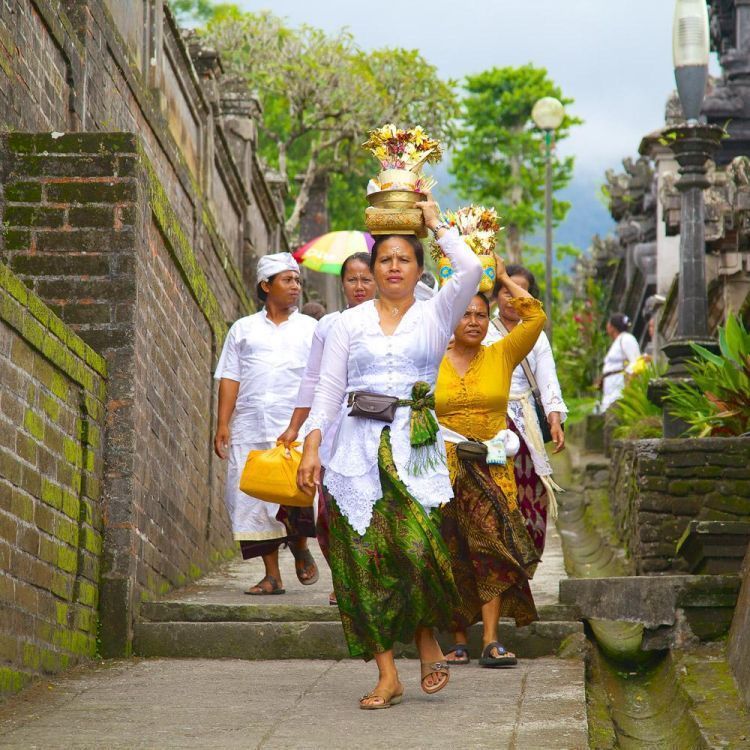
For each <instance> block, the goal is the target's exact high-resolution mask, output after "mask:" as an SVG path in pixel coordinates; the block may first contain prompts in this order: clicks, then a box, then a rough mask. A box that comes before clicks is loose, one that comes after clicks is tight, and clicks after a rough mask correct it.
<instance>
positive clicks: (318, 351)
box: [278, 252, 375, 604]
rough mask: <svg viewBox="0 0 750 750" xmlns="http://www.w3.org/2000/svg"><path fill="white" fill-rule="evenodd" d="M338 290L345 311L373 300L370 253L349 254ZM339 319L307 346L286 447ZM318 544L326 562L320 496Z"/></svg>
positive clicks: (326, 447) (326, 444) (330, 320)
mask: <svg viewBox="0 0 750 750" xmlns="http://www.w3.org/2000/svg"><path fill="white" fill-rule="evenodd" d="M341 287H342V289H343V291H344V298H345V299H346V309H347V310H349V309H351V308H352V307H356V306H357V305H360V304H362V303H363V302H367V301H368V300H371V299H373V298H374V297H375V279H374V277H373V275H372V271H370V254H369V253H364V252H361V253H354V254H353V255H350V256H349V257H348V258H347V259H346V260H345V261H344V262H343V264H342V265H341ZM340 317H341V313H340V312H339V311H338V310H337V311H336V312H332V313H329V314H328V315H325V316H323V318H321V319H320V321H319V322H318V325H317V327H316V328H315V333H314V335H313V340H312V346H311V347H310V358H309V359H308V360H307V367H306V368H305V374H304V375H303V376H302V383H301V384H300V387H299V393H298V394H297V406H296V407H295V409H294V412H293V413H292V418H291V421H290V422H289V426H288V427H287V428H286V430H284V432H283V433H282V434H281V435H279V438H278V441H279V442H280V443H284V445H286V446H287V447H288V446H289V445H291V443H293V442H294V441H295V440H296V439H297V436H298V435H299V431H300V428H301V427H302V425H303V424H304V422H305V420H306V419H307V417H308V416H309V414H310V407H311V406H312V403H313V396H314V395H315V389H316V388H317V386H318V381H319V379H320V364H321V361H322V359H323V348H324V346H325V342H326V338H327V336H328V334H329V332H330V330H331V328H332V327H333V324H334V323H335V322H336V321H337V320H338V319H339V318H340ZM341 406H342V412H343V413H342V414H340V416H344V415H345V411H343V409H344V408H345V406H346V405H345V404H343V403H342V405H341ZM335 433H336V426H335V425H332V429H329V430H328V432H327V434H326V438H325V440H324V441H323V442H322V443H321V446H320V451H319V457H320V463H321V465H322V466H324V467H325V466H327V465H328V459H329V458H330V455H331V444H332V442H333V436H334V435H335ZM316 530H317V536H318V543H319V544H320V549H321V551H322V552H323V555H324V556H325V558H326V560H327V559H328V511H327V508H326V503H325V497H324V495H323V494H322V493H319V495H318V518H317V523H316ZM308 554H309V553H308ZM328 600H329V602H330V603H331V604H336V596H335V594H333V593H332V594H331V595H330V597H329V599H328Z"/></svg>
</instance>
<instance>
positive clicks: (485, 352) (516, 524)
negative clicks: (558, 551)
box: [435, 260, 546, 667]
mask: <svg viewBox="0 0 750 750" xmlns="http://www.w3.org/2000/svg"><path fill="white" fill-rule="evenodd" d="M497 278H498V280H500V281H501V283H502V284H503V285H504V286H505V287H506V288H507V289H508V291H509V292H510V293H511V294H512V296H513V301H512V304H513V305H514V307H515V309H516V310H517V312H518V314H519V316H520V318H521V323H520V324H519V325H517V326H516V327H515V328H514V329H513V331H511V333H510V334H509V335H508V336H506V337H505V338H503V339H501V340H499V341H497V342H496V343H494V344H492V345H491V346H487V347H483V346H482V340H483V339H484V337H485V335H486V334H487V327H488V325H489V320H490V316H489V313H490V310H489V302H488V301H487V298H486V297H484V296H483V295H481V294H477V295H476V296H475V297H474V298H473V299H472V301H471V303H470V304H469V307H468V308H467V310H466V313H465V314H464V316H463V319H462V320H461V321H460V322H459V324H458V327H457V328H456V329H455V333H454V344H453V346H452V347H451V348H450V349H449V351H448V352H447V353H446V355H445V358H444V359H443V362H442V364H441V365H440V371H439V374H438V379H437V386H436V388H435V402H436V409H435V411H436V413H437V416H438V419H439V421H440V425H441V428H442V429H443V436H444V438H445V441H446V449H447V456H448V469H449V471H450V476H451V481H452V484H453V493H454V498H453V500H452V501H451V502H449V503H447V504H446V505H444V506H443V507H442V509H441V527H442V533H443V537H444V539H445V541H446V543H447V546H448V549H449V552H450V558H451V566H452V569H453V575H454V578H455V580H456V585H457V587H458V591H459V594H460V605H459V607H458V609H457V610H455V611H454V614H453V630H454V635H455V643H456V645H455V646H454V647H453V648H452V649H451V650H450V652H449V662H450V663H452V664H467V663H468V662H469V654H468V648H467V639H466V630H467V628H468V627H469V625H471V624H472V623H474V622H477V621H479V619H481V620H482V622H483V623H484V636H483V643H484V648H483V651H482V658H481V659H480V660H479V663H480V664H481V665H482V666H487V667H507V666H513V665H515V664H516V658H515V656H514V655H513V654H511V653H510V652H508V651H506V650H505V649H504V648H503V647H502V645H501V644H500V643H499V642H498V620H499V618H500V617H501V616H503V617H513V618H515V620H516V623H517V624H518V625H519V626H520V625H526V624H528V623H530V622H532V621H534V620H536V619H537V612H536V607H535V606H534V599H533V597H532V595H531V589H530V588H529V579H530V578H531V577H532V575H533V574H534V569H535V568H536V565H537V563H538V562H539V555H538V553H537V551H536V548H535V547H534V544H533V541H532V539H531V537H530V535H529V533H528V531H527V530H526V527H525V524H524V519H523V516H522V514H521V511H520V509H519V507H518V502H517V499H516V485H515V479H514V476H513V462H512V459H511V458H507V459H506V458H505V456H504V449H503V448H499V447H498V446H499V445H500V444H503V439H504V438H507V437H508V436H507V433H503V434H501V435H499V433H500V431H501V430H506V427H507V425H506V420H505V415H506V412H507V405H508V394H509V391H510V382H511V375H512V374H513V370H514V369H515V367H516V366H517V365H518V364H519V363H520V362H521V360H522V359H523V358H524V357H525V356H526V355H527V354H528V353H529V351H531V349H532V347H533V346H534V343H535V342H536V340H537V337H538V336H539V334H540V332H541V330H542V328H543V327H544V322H545V320H546V316H545V314H544V311H543V310H542V307H541V304H540V303H539V301H538V300H536V299H534V298H533V297H532V296H531V295H530V294H529V293H528V292H527V291H525V290H524V289H523V288H522V287H520V286H519V285H518V284H516V283H515V282H514V281H512V279H510V277H509V276H508V275H507V273H505V266H504V264H503V263H502V261H501V260H498V274H497ZM495 437H498V440H497V441H492V439H493V438H495ZM464 440H468V441H479V442H478V443H477V442H474V443H473V445H471V446H466V445H462V443H463V441H464ZM513 440H515V438H514V437H512V438H510V439H509V442H511V441H513ZM484 441H492V442H493V445H491V446H490V453H489V455H488V456H486V457H485V456H482V455H480V457H479V458H476V457H473V458H472V457H470V456H471V453H472V451H471V447H473V448H474V449H475V450H474V451H473V452H474V453H476V449H477V448H479V451H480V454H481V452H482V451H483V448H482V446H481V443H483V442H484ZM457 446H459V450H458V452H457ZM467 447H468V448H469V450H468V451H466V450H464V449H465V448H467ZM488 461H490V462H494V461H504V463H488Z"/></svg>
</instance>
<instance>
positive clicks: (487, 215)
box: [430, 205, 502, 293]
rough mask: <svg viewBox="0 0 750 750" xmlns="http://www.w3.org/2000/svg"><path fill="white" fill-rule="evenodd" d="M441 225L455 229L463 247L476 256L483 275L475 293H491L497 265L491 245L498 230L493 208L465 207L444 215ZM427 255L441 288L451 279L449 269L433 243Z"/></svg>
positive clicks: (493, 244)
mask: <svg viewBox="0 0 750 750" xmlns="http://www.w3.org/2000/svg"><path fill="white" fill-rule="evenodd" d="M443 221H444V222H445V223H446V224H450V226H452V227H456V228H457V229H458V232H459V234H460V235H461V236H462V237H463V238H464V240H465V242H466V244H467V245H468V246H469V247H470V248H471V249H472V250H473V251H474V253H476V255H477V256H479V260H480V261H481V262H482V267H483V268H484V273H483V274H482V280H481V281H480V282H479V291H480V292H484V293H491V292H492V289H493V287H494V286H495V277H496V275H497V265H496V262H495V245H496V244H497V233H498V232H499V231H500V229H501V228H502V227H501V226H500V221H499V220H498V216H497V212H496V211H495V209H494V208H485V207H484V206H474V205H471V206H466V207H464V208H459V209H458V210H457V211H446V212H445V213H444V214H443ZM430 252H431V254H432V257H433V259H434V260H435V262H436V263H437V265H438V278H439V281H440V286H442V285H443V284H444V283H445V282H446V281H447V280H448V279H449V278H450V277H451V275H452V273H453V268H452V267H451V264H450V261H449V260H448V258H446V257H445V255H444V254H443V251H442V250H441V249H440V245H438V244H437V242H435V241H434V240H433V242H432V244H431V246H430Z"/></svg>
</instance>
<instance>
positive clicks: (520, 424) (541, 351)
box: [482, 321, 568, 477]
mask: <svg viewBox="0 0 750 750" xmlns="http://www.w3.org/2000/svg"><path fill="white" fill-rule="evenodd" d="M503 336H504V334H503V333H501V332H500V331H499V330H498V328H497V326H496V325H495V324H494V323H493V322H491V321H490V327H489V329H488V330H487V336H485V339H484V341H483V342H482V343H483V344H484V345H485V346H489V345H490V344H492V343H494V342H495V341H498V340H500V339H501V338H503ZM526 360H527V361H528V363H529V367H530V368H531V372H533V373H534V377H535V378H536V384H537V386H538V387H539V395H540V396H541V398H542V407H543V408H544V413H545V414H547V415H549V414H550V413H551V412H553V411H556V412H560V421H562V422H564V421H565V419H566V418H567V416H568V407H567V406H566V405H565V402H564V401H563V397H562V391H561V389H560V381H559V380H558V379H557V369H556V368H555V358H554V356H553V354H552V347H551V346H550V343H549V339H548V338H547V334H546V333H545V332H544V331H542V332H541V333H540V334H539V338H538V339H537V340H536V343H535V344H534V348H533V349H532V350H531V351H530V352H529V353H528V354H527V355H526ZM530 390H531V383H529V379H528V378H527V377H526V373H525V372H524V371H523V367H521V365H518V366H517V367H516V368H515V370H513V376H512V377H511V381H510V398H509V399H508V418H509V419H510V420H511V421H512V422H513V424H514V425H515V426H516V429H517V430H518V432H519V433H520V434H521V437H522V438H523V441H524V443H526V447H527V448H528V449H529V453H530V454H531V460H532V461H533V463H534V470H535V471H536V473H537V475H538V476H540V477H547V476H549V475H550V474H552V466H551V465H550V462H549V457H548V456H547V451H546V449H544V447H543V446H540V449H539V450H537V447H535V441H534V440H533V439H531V438H530V437H529V436H530V434H531V433H530V430H532V429H534V425H529V424H527V420H526V418H525V417H524V408H523V403H522V401H521V399H522V398H524V397H525V398H528V399H531V400H530V404H531V406H532V407H533V405H534V400H533V399H534V397H533V396H532V395H528V396H524V394H528V393H529V391H530ZM527 414H528V415H529V416H528V419H529V420H533V421H534V422H535V423H536V429H537V430H539V432H538V433H537V434H539V435H540V434H541V429H542V428H541V425H540V424H539V419H538V417H537V415H536V411H535V410H534V409H533V408H532V409H529V410H528V411H527ZM537 445H539V444H538V443H537Z"/></svg>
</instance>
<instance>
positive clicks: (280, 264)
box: [258, 253, 299, 282]
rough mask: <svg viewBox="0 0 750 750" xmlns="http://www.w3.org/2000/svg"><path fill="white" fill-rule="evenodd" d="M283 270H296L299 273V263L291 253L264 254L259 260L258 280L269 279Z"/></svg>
mask: <svg viewBox="0 0 750 750" xmlns="http://www.w3.org/2000/svg"><path fill="white" fill-rule="evenodd" d="M283 271H296V272H297V273H299V264H298V263H297V261H296V260H294V257H293V256H292V254H291V253H273V255H264V256H263V257H262V258H261V259H260V260H259V261H258V281H259V282H260V281H268V279H270V278H271V276H275V275H276V274H277V273H282V272H283Z"/></svg>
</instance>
